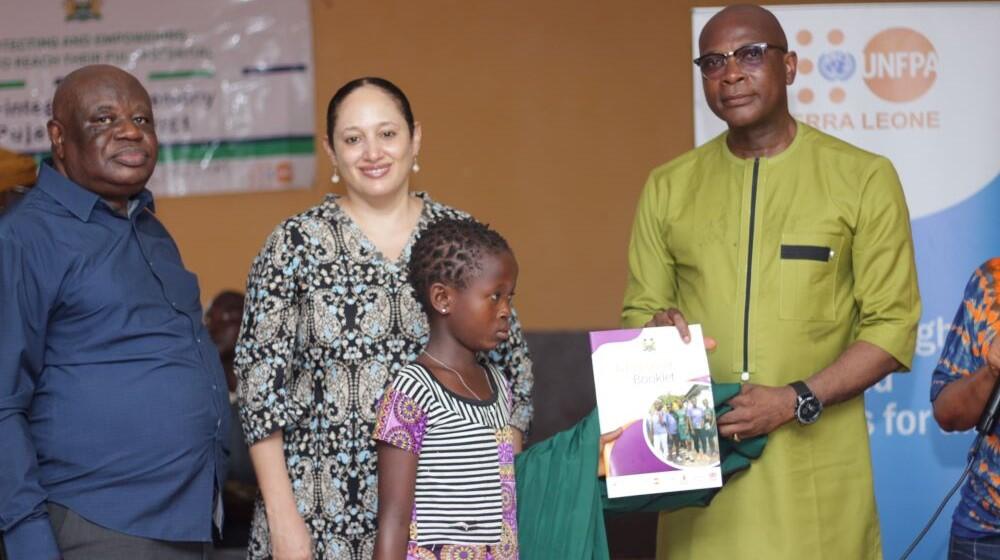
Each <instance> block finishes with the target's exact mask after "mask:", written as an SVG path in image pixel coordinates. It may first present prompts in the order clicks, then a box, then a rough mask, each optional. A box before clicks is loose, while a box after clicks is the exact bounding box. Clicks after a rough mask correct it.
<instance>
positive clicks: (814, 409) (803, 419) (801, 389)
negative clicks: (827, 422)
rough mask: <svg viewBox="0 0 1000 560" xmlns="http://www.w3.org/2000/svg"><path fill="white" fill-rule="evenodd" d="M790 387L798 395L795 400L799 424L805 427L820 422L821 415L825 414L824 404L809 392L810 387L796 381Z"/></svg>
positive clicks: (796, 416) (796, 417)
mask: <svg viewBox="0 0 1000 560" xmlns="http://www.w3.org/2000/svg"><path fill="white" fill-rule="evenodd" d="M789 385H790V386H791V387H792V389H795V393H796V394H798V396H797V397H796V398H795V419H796V420H798V421H799V424H802V425H803V426H805V425H806V424H812V423H814V422H816V421H817V420H819V415H820V413H822V412H823V403H821V402H819V399H817V398H816V395H814V394H813V392H812V391H811V390H809V386H808V385H806V384H805V383H803V382H801V381H794V382H792V383H789Z"/></svg>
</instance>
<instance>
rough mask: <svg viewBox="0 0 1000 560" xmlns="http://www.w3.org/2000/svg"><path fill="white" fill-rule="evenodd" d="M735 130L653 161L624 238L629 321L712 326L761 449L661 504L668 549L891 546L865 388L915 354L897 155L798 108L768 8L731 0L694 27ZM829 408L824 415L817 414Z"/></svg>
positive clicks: (739, 418)
mask: <svg viewBox="0 0 1000 560" xmlns="http://www.w3.org/2000/svg"><path fill="white" fill-rule="evenodd" d="M699 50H700V53H699V54H700V56H699V58H698V59H697V60H696V61H695V63H696V64H697V65H698V66H699V67H700V69H701V73H702V77H703V85H704V89H705V98H706V101H707V102H708V105H709V107H710V108H711V109H712V111H713V112H714V113H715V114H716V115H717V116H718V117H719V118H721V119H722V120H724V121H725V122H726V124H727V125H728V131H727V132H726V133H723V134H722V135H720V136H719V137H717V138H715V139H713V140H712V141H710V142H708V143H707V144H705V145H703V146H701V147H699V148H696V149H694V150H692V151H690V152H688V153H686V154H684V155H682V156H680V157H678V158H677V159H674V160H673V161H671V162H669V163H667V164H665V165H663V166H661V167H659V168H657V169H655V170H653V172H652V173H651V174H650V177H649V180H648V182H647V184H646V186H645V188H644V190H643V192H642V195H641V198H640V200H639V204H638V208H637V211H636V217H635V223H634V225H633V230H632V240H631V243H630V245H629V273H630V274H629V282H628V287H627V289H626V293H625V302H624V306H623V311H622V318H623V322H624V324H625V326H627V327H638V326H643V325H676V326H677V327H678V328H679V329H680V330H681V331H682V336H684V335H686V333H687V324H688V323H689V322H691V323H701V324H702V325H703V326H704V331H705V332H706V333H707V334H709V335H711V336H713V337H714V338H715V339H716V341H717V342H718V348H717V350H716V351H714V352H713V353H711V354H710V356H709V361H710V365H711V370H712V377H713V379H714V380H715V381H717V382H730V383H732V382H741V383H743V387H742V390H741V394H740V395H738V396H736V397H734V398H733V399H731V400H730V401H729V403H730V404H731V405H732V411H731V412H729V413H728V414H725V415H723V416H720V417H719V418H718V419H717V425H718V427H719V431H720V434H721V436H722V437H728V438H732V439H733V440H736V441H739V440H740V439H743V438H748V437H752V436H756V435H760V434H768V443H767V452H766V453H765V454H764V456H763V457H762V458H761V460H760V461H758V462H757V463H756V464H754V466H753V468H752V469H750V470H749V471H748V472H747V473H745V474H742V475H737V476H735V477H734V478H733V479H731V480H730V481H728V482H727V483H726V487H725V488H724V489H723V491H722V492H720V493H719V494H718V496H716V498H715V500H714V501H713V502H712V504H711V505H710V506H709V507H707V508H688V509H685V510H681V511H678V512H675V513H670V514H665V515H662V516H661V519H660V532H659V536H660V542H659V543H658V544H659V547H658V548H659V550H658V552H659V554H660V557H661V558H662V557H669V558H670V560H687V559H698V560H701V559H704V558H768V559H776V560H780V559H785V558H813V557H819V558H851V559H852V560H863V559H877V558H881V557H882V550H881V539H880V536H879V527H878V517H877V514H876V511H875V499H874V493H873V489H872V473H871V459H870V456H869V448H868V432H867V425H866V422H865V412H864V402H863V398H862V393H863V392H864V390H865V389H866V388H868V387H870V386H871V385H873V384H874V383H876V382H877V381H879V380H880V379H882V378H883V377H884V376H886V375H887V374H889V373H890V372H892V371H895V370H900V369H902V370H908V369H909V367H910V361H911V359H912V354H913V348H914V343H915V337H916V326H917V321H918V319H919V317H920V297H919V294H918V291H917V280H916V270H915V265H914V260H913V245H912V240H911V237H910V224H909V215H908V211H907V208H906V202H905V200H904V198H903V191H902V187H901V186H900V183H899V178H898V177H897V175H896V172H895V170H894V169H893V166H892V164H891V163H890V162H889V161H888V160H887V159H885V158H884V157H880V156H877V155H875V154H871V153H868V152H865V151H862V150H860V149H858V148H856V147H854V146H851V145H850V144H847V143H845V142H842V141H840V140H837V139H835V138H833V137H831V136H827V135H826V134H823V133H822V132H819V131H818V130H815V129H813V128H811V127H809V126H807V125H805V124H803V123H800V122H796V121H795V119H794V118H792V116H791V114H790V113H789V110H788V97H787V91H786V88H787V86H788V85H790V84H791V83H792V82H793V80H794V79H795V72H796V64H797V58H796V55H795V53H793V52H788V42H787V39H786V37H785V33H784V31H783V30H782V28H781V25H780V24H779V23H778V21H777V19H776V18H775V17H774V15H773V14H771V13H770V12H768V11H767V10H764V9H763V8H760V7H758V6H748V5H740V6H730V7H728V8H726V9H724V10H722V11H721V12H719V13H718V14H716V15H715V16H714V17H713V18H712V19H711V20H710V21H709V22H708V23H707V24H706V26H705V28H704V30H703V31H702V33H701V36H700V38H699ZM821 412H822V414H820V413H821Z"/></svg>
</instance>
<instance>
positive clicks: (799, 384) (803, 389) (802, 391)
mask: <svg viewBox="0 0 1000 560" xmlns="http://www.w3.org/2000/svg"><path fill="white" fill-rule="evenodd" d="M789 385H791V386H792V389H795V394H797V395H798V396H800V397H805V396H806V395H812V394H813V392H812V390H810V389H809V386H808V385H806V383H805V381H792V382H791V383H789ZM813 396H815V395H813Z"/></svg>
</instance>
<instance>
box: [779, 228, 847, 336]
mask: <svg viewBox="0 0 1000 560" xmlns="http://www.w3.org/2000/svg"><path fill="white" fill-rule="evenodd" d="M843 243H844V239H843V237H842V236H840V235H831V234H822V233H785V234H782V236H781V251H780V260H781V265H780V266H781V303H780V306H779V307H780V309H779V311H778V316H779V317H781V318H782V319H790V320H793V321H833V320H834V316H835V312H836V308H837V301H836V295H837V265H838V263H839V262H840V258H841V256H840V253H841V250H842V249H843Z"/></svg>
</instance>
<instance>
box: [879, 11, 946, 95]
mask: <svg viewBox="0 0 1000 560" xmlns="http://www.w3.org/2000/svg"><path fill="white" fill-rule="evenodd" d="M937 67H938V55H937V52H936V51H935V50H934V45H932V44H931V42H930V41H929V40H928V39H927V37H924V36H923V35H921V34H920V33H918V32H916V31H914V30H912V29H908V28H905V27H896V28H893V29H886V30H885V31H882V32H881V33H879V34H878V35H875V36H874V37H872V38H871V40H869V41H868V44H867V45H865V52H864V71H863V72H864V73H863V76H864V79H865V84H866V85H867V86H868V88H869V89H871V90H872V93H874V94H875V95H877V96H879V97H881V98H882V99H885V100H886V101H894V102H897V103H900V102H904V101H913V100H914V99H917V98H919V97H920V96H922V95H923V94H925V93H927V91H928V90H929V89H931V86H932V85H934V81H935V80H936V79H937Z"/></svg>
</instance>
